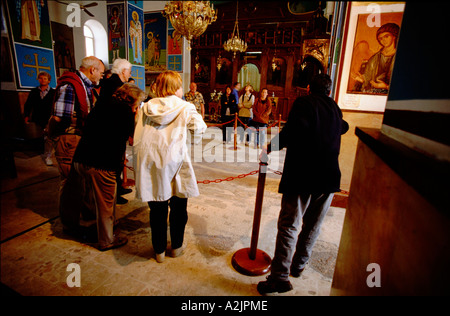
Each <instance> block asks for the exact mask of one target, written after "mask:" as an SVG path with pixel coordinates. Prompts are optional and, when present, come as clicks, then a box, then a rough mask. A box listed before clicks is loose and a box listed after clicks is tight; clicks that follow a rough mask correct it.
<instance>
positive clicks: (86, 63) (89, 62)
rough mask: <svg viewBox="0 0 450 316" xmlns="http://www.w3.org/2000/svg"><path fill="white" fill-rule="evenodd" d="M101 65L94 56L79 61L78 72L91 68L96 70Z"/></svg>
mask: <svg viewBox="0 0 450 316" xmlns="http://www.w3.org/2000/svg"><path fill="white" fill-rule="evenodd" d="M101 63H103V62H102V61H101V60H100V59H98V58H97V57H94V56H88V57H85V58H83V59H82V60H81V66H80V70H82V69H89V68H91V67H94V68H98V67H100V64H101Z"/></svg>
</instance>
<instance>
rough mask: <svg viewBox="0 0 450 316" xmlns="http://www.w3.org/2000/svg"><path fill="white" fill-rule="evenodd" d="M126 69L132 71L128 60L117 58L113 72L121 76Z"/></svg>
mask: <svg viewBox="0 0 450 316" xmlns="http://www.w3.org/2000/svg"><path fill="white" fill-rule="evenodd" d="M125 69H131V63H130V62H129V61H128V60H126V59H122V58H117V59H116V60H114V63H113V65H112V68H111V72H112V73H113V74H121V73H122V71H124V70H125Z"/></svg>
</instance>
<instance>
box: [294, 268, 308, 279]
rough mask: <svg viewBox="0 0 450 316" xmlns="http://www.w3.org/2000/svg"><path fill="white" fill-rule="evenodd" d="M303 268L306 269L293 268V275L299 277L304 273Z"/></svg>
mask: <svg viewBox="0 0 450 316" xmlns="http://www.w3.org/2000/svg"><path fill="white" fill-rule="evenodd" d="M303 270H305V268H303V269H300V270H297V269H292V268H291V276H292V277H294V278H299V277H300V276H301V275H302V272H303Z"/></svg>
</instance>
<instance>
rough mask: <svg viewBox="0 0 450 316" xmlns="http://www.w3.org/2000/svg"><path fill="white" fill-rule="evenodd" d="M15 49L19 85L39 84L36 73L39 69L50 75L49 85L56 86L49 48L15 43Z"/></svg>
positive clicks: (26, 86)
mask: <svg viewBox="0 0 450 316" xmlns="http://www.w3.org/2000/svg"><path fill="white" fill-rule="evenodd" d="M15 51H16V58H17V73H18V80H19V85H20V87H22V88H35V87H37V86H39V81H38V79H37V75H38V74H39V73H40V72H41V71H46V72H48V73H49V74H50V75H51V76H52V80H51V82H50V86H51V87H52V88H55V87H56V78H55V65H54V60H53V51H52V50H51V49H44V48H40V47H33V46H28V45H22V44H18V43H16V44H15Z"/></svg>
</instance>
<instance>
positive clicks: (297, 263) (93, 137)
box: [25, 56, 348, 294]
mask: <svg viewBox="0 0 450 316" xmlns="http://www.w3.org/2000/svg"><path fill="white" fill-rule="evenodd" d="M104 73H105V66H104V64H103V62H102V61H101V60H100V59H98V58H96V57H92V56H91V57H86V58H84V59H83V60H82V62H81V66H80V68H79V70H78V71H76V72H66V73H64V74H63V75H62V76H61V77H60V78H59V80H58V85H57V88H56V90H54V91H53V89H51V88H48V83H49V82H50V80H51V77H49V76H48V74H47V75H46V74H43V73H41V74H39V75H38V79H39V82H40V87H38V88H36V89H35V90H33V91H32V93H30V99H29V102H27V104H26V106H25V117H26V119H25V121H26V122H27V123H28V122H36V123H37V124H40V126H42V128H45V131H46V133H45V134H46V139H47V140H49V139H51V140H52V142H53V144H54V149H55V157H56V160H57V162H58V167H59V171H60V174H61V184H60V196H59V212H60V219H61V223H62V226H63V229H64V232H65V233H67V234H69V235H72V236H75V237H77V238H83V239H85V240H86V238H91V237H92V236H91V235H89V234H87V232H89V231H86V229H83V227H84V226H81V225H80V219H84V220H96V225H95V228H96V229H95V235H94V237H95V239H96V245H97V247H98V249H99V250H101V251H105V250H109V249H113V248H117V247H120V246H123V245H125V244H126V243H127V241H128V239H127V237H126V236H123V235H121V234H120V233H117V231H115V224H116V217H115V211H116V203H117V198H118V196H120V194H121V193H120V192H119V190H118V187H122V185H121V182H120V174H121V172H122V171H123V166H124V159H125V151H126V144H127V142H129V144H130V145H132V147H133V163H134V169H135V182H136V197H137V198H139V199H141V200H142V201H143V202H147V203H148V205H149V208H150V227H151V232H152V234H151V238H152V244H153V248H154V251H155V253H156V260H157V261H158V262H164V260H165V255H166V251H167V250H168V249H167V243H168V242H167V224H168V222H167V220H169V226H170V238H171V249H170V252H169V255H171V256H172V257H178V256H180V255H181V254H183V251H184V247H185V246H184V232H185V227H186V224H187V221H188V212H187V206H188V199H189V198H192V197H196V196H198V195H199V190H198V186H197V182H196V178H195V174H194V168H193V166H192V163H191V161H190V157H189V151H188V148H187V142H186V140H187V137H189V132H191V133H192V134H194V139H197V140H201V137H195V136H201V134H203V133H204V132H205V130H206V128H207V126H206V124H205V122H204V120H203V119H204V116H205V108H204V101H203V97H202V96H201V94H200V93H199V92H197V87H196V85H195V83H192V84H191V86H190V91H189V92H188V93H186V94H183V89H182V79H181V76H180V74H178V73H176V72H173V71H165V72H163V73H161V74H160V75H159V76H158V77H157V79H156V82H155V83H154V85H153V86H152V95H151V98H150V97H146V95H145V93H144V92H143V91H142V90H141V89H139V88H138V87H137V86H136V85H134V84H132V83H129V82H128V81H129V79H130V76H131V64H130V63H129V62H128V61H126V60H123V59H116V60H115V61H114V63H113V65H112V69H111V73H112V75H111V76H110V77H108V78H103V75H104ZM330 86H331V80H330V78H329V76H327V75H318V76H316V77H315V78H314V79H313V80H312V82H311V84H310V86H308V96H305V97H300V98H298V99H297V100H296V101H295V103H294V105H293V108H292V110H291V112H290V114H289V117H288V120H287V123H286V125H285V127H284V128H283V130H282V131H281V132H280V133H279V134H277V135H276V136H275V137H274V138H273V140H272V141H271V142H269V145H268V146H265V145H264V144H265V136H264V129H265V128H266V127H267V124H268V119H269V115H270V113H271V111H272V105H271V102H270V98H268V90H267V89H266V88H264V89H262V90H261V92H260V96H259V97H256V96H255V95H254V91H253V89H252V87H251V86H249V85H248V86H246V87H245V88H244V93H242V95H241V96H239V93H238V91H239V89H240V84H239V83H236V84H235V85H234V89H232V88H231V87H230V86H228V87H227V88H226V91H225V92H226V93H225V94H223V96H222V100H221V106H222V108H221V115H222V121H223V122H224V123H227V122H229V121H233V119H234V114H235V113H238V116H239V119H240V121H242V123H243V124H244V126H248V128H247V132H248V134H247V137H248V138H247V142H248V141H249V135H250V134H251V133H252V132H253V131H255V132H256V135H255V146H258V145H261V146H262V148H263V150H262V154H261V157H260V159H261V161H263V162H264V161H266V160H267V159H268V158H267V155H268V154H270V152H271V151H273V150H281V149H283V148H287V152H286V158H285V164H284V170H283V176H282V178H281V182H280V187H279V192H280V193H282V194H283V197H282V203H281V204H282V205H281V211H280V216H279V221H278V235H277V240H276V249H275V255H274V258H273V261H272V268H271V270H272V271H271V274H270V275H269V276H268V278H267V281H263V282H260V283H259V284H258V287H257V289H258V291H259V292H260V293H261V294H268V293H275V292H286V291H289V290H290V289H292V285H291V284H290V282H289V279H288V277H289V275H291V276H293V277H298V276H300V274H301V272H302V271H303V269H304V267H305V265H306V262H307V261H308V259H309V257H310V255H311V251H312V247H313V245H314V242H315V240H316V239H317V237H318V234H319V231H320V226H321V223H322V221H323V219H324V216H325V215H326V213H327V211H328V209H329V206H330V204H331V200H332V198H333V194H334V192H337V191H339V185H340V171H339V164H338V155H339V150H340V137H341V134H344V133H345V132H346V131H347V130H348V124H347V123H346V122H345V121H344V120H343V119H342V113H341V111H340V109H339V107H338V106H337V104H336V103H335V102H334V101H333V100H332V99H331V98H329V97H328V94H329V92H330ZM98 91H99V92H98ZM145 99H146V100H145ZM144 100H145V101H146V102H143V101H144ZM188 101H189V102H188ZM39 107H43V108H45V111H46V114H45V115H46V116H47V117H48V116H50V119H49V120H48V124H46V122H45V121H46V120H47V118H43V117H42V115H39V113H38V112H39V109H38V108H39ZM45 115H44V116H45ZM233 123H234V122H233ZM227 126H228V124H225V126H224V128H223V130H224V134H223V140H224V142H226V141H227V140H229V138H228V136H227V134H228V133H227V132H228V131H227V128H226V127H227ZM259 135H261V136H259ZM244 136H245V134H244V128H242V132H240V140H241V141H242V142H243V141H244ZM46 148H47V147H46ZM48 152H50V153H51V150H49V149H48V148H47V149H46V161H47V160H48V159H47V158H49V157H50V156H49V154H48ZM48 164H50V162H48ZM122 193H123V192H122ZM169 209H170V212H169Z"/></svg>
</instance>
